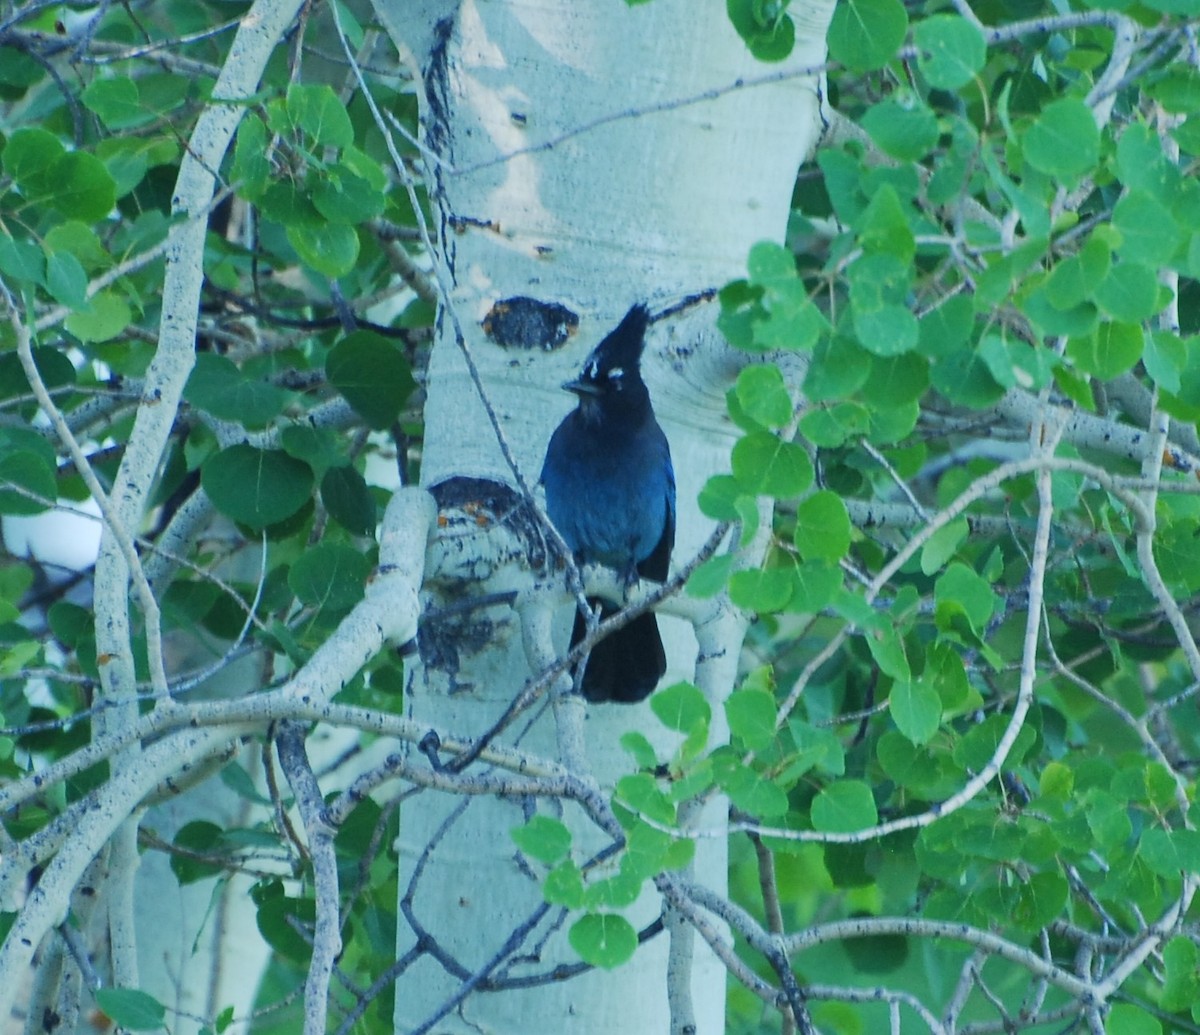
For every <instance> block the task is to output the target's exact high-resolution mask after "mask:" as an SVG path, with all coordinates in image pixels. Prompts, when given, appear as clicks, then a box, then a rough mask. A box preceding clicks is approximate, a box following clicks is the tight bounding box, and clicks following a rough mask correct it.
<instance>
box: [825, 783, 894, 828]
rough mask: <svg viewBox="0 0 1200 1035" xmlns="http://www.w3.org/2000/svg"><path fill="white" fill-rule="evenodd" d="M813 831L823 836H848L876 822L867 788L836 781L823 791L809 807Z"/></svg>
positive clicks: (876, 814)
mask: <svg viewBox="0 0 1200 1035" xmlns="http://www.w3.org/2000/svg"><path fill="white" fill-rule="evenodd" d="M812 822H813V828H814V829H815V830H820V831H821V832H823V833H827V834H850V833H854V832H855V831H858V830H866V829H867V828H869V827H873V826H875V825H876V824H877V823H878V822H879V812H878V811H877V809H876V808H875V798H874V795H872V793H871V788H870V787H868V786H867V785H866V784H865V783H863V782H862V781H861V780H838V781H837V782H835V783H831V784H830V785H829V786H828V787H825V788H824V789H823V790H822V791H821V792H820V793H819V794H818V795H817V796H816V797H815V798H813V803H812Z"/></svg>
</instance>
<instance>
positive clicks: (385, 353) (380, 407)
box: [325, 331, 416, 430]
mask: <svg viewBox="0 0 1200 1035" xmlns="http://www.w3.org/2000/svg"><path fill="white" fill-rule="evenodd" d="M325 374H326V376H327V377H328V378H329V382H330V384H332V385H333V386H334V387H335V388H336V389H337V390H338V391H339V392H341V393H342V395H344V396H345V397H346V401H347V402H348V403H349V404H350V405H351V406H353V407H354V409H355V412H357V413H358V415H359V416H360V417H362V419H363V420H365V421H366V422H367V424H368V426H370V427H372V428H375V429H376V430H382V429H384V428H388V427H390V426H391V424H392V423H393V422H394V421H395V419H396V418H397V417H398V416H399V414H400V408H401V407H402V406H403V405H404V403H405V401H406V400H407V399H408V397H409V395H410V393H411V392H412V390H413V389H414V388H415V387H416V382H415V381H414V380H413V376H412V370H411V368H410V367H409V364H408V360H407V359H406V358H405V357H404V354H403V353H402V352H401V351H400V350H399V349H398V348H396V346H395V345H393V344H392V343H391V342H390V341H388V339H387V338H385V337H383V336H382V335H379V334H375V333H374V332H373V331H354V332H353V333H351V334H348V335H346V337H344V338H343V339H342V340H341V341H340V342H338V343H337V344H336V345H335V346H334V347H333V349H332V350H331V351H330V353H329V356H328V358H327V359H326V360H325Z"/></svg>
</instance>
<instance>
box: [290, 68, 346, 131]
mask: <svg viewBox="0 0 1200 1035" xmlns="http://www.w3.org/2000/svg"><path fill="white" fill-rule="evenodd" d="M287 114H288V118H289V119H290V120H291V122H292V124H293V125H294V126H298V127H299V128H300V129H302V130H304V132H305V133H307V134H308V135H309V136H310V137H311V138H312V141H313V143H314V144H316V145H317V146H319V147H346V146H347V145H348V144H351V143H353V142H354V126H353V125H351V123H350V116H349V114H347V112H346V107H345V105H344V104H342V102H341V101H340V100H339V99H338V95H337V94H336V93H334V92H333V88H332V87H330V86H328V85H326V84H324V83H322V84H320V85H318V86H302V85H295V84H294V85H292V86H289V87H288V93H287Z"/></svg>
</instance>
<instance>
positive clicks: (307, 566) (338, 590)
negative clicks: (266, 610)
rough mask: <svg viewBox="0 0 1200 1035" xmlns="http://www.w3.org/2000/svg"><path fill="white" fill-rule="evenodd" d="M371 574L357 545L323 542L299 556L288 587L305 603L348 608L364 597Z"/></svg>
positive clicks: (333, 607)
mask: <svg viewBox="0 0 1200 1035" xmlns="http://www.w3.org/2000/svg"><path fill="white" fill-rule="evenodd" d="M289 459H291V458H290V457H289ZM293 462H294V461H293ZM370 574H371V565H370V562H369V561H368V560H367V559H366V557H364V556H363V555H362V554H361V553H359V552H358V551H357V550H355V549H354V548H353V547H351V546H345V545H344V544H342V543H330V542H323V543H318V544H317V545H316V546H314V547H313V548H312V549H310V550H305V551H304V553H302V554H301V555H300V556H299V558H297V560H296V563H295V564H293V565H292V567H291V569H290V570H289V571H288V586H289V587H290V588H291V590H292V592H293V593H295V594H296V598H297V599H298V600H299V601H300V602H301V603H302V604H307V605H308V606H309V607H316V608H320V609H322V610H329V611H345V610H348V609H349V608H351V607H353V606H354V605H355V604H357V603H358V602H359V601H360V600H362V597H363V589H364V587H365V585H366V582H367V576H368V575H370Z"/></svg>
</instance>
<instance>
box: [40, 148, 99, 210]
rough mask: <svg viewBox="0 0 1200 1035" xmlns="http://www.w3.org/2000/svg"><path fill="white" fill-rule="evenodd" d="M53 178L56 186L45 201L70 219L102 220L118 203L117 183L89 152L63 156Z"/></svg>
mask: <svg viewBox="0 0 1200 1035" xmlns="http://www.w3.org/2000/svg"><path fill="white" fill-rule="evenodd" d="M51 176H52V178H53V179H54V180H55V181H56V185H55V188H54V190H53V192H52V193H51V194H50V195H49V196H48V197H47V198H46V201H47V202H48V203H49V204H52V205H53V206H54V207H55V208H56V209H58V211H59V212H61V213H62V214H63V215H64V216H67V217H68V218H70V219H82V220H85V221H87V222H93V221H95V220H97V219H103V218H104V217H105V216H107V215H108V214H109V213H110V212H111V211H112V209H113V206H114V205H115V204H116V203H117V184H116V181H115V180H113V178H112V175H111V174H110V173H109V171H108V169H106V168H105V166H104V163H103V162H102V161H100V159H99V158H97V157H96V156H95V155H93V154H88V152H86V151H71V152H69V153H67V154H65V155H63V156H62V157H61V158H60V159H59V160H58V161H57V162H55V163H54V168H53V169H52V170H51Z"/></svg>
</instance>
